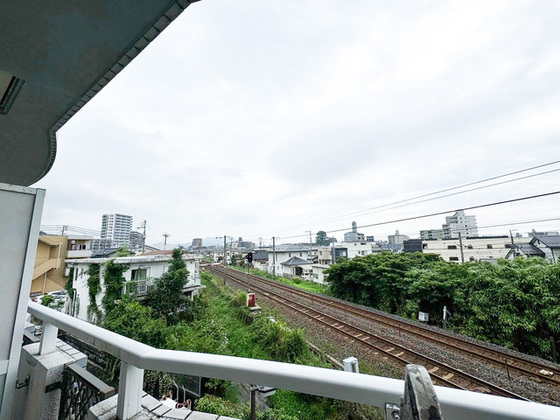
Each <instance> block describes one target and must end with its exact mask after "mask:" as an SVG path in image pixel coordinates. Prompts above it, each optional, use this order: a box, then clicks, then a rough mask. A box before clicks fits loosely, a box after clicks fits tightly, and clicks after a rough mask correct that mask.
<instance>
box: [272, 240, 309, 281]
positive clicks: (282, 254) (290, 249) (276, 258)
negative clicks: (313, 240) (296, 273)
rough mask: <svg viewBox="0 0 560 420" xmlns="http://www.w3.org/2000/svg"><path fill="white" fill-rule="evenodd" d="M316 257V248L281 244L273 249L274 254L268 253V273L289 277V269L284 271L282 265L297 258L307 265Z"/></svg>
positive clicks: (290, 272)
mask: <svg viewBox="0 0 560 420" xmlns="http://www.w3.org/2000/svg"><path fill="white" fill-rule="evenodd" d="M316 255H317V248H313V247H311V246H310V245H297V244H282V245H278V246H277V247H275V250H274V252H269V253H268V272H269V273H273V272H276V275H280V276H281V275H283V274H284V273H285V274H287V275H291V274H292V271H291V270H290V269H289V268H286V270H284V268H283V267H284V266H283V265H282V263H285V262H286V261H288V260H289V259H290V258H292V257H298V258H300V259H302V260H304V261H307V262H309V263H313V258H314V257H316Z"/></svg>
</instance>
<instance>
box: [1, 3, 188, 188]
mask: <svg viewBox="0 0 560 420" xmlns="http://www.w3.org/2000/svg"><path fill="white" fill-rule="evenodd" d="M194 1H198V0H194ZM194 1H188V0H180V1H175V0H134V1H132V0H119V1H114V0H98V1H96V0H57V1H52V2H44V1H43V2H39V1H4V2H2V4H1V5H0V16H2V19H1V21H2V23H1V24H0V45H1V52H0V101H1V102H0V182H4V183H8V184H18V185H24V186H27V185H31V184H33V183H34V182H36V181H38V180H40V179H41V178H42V177H43V176H45V175H46V174H47V172H48V171H49V170H50V168H51V166H52V164H53V162H54V159H55V155H56V132H57V130H58V129H59V128H60V127H62V125H64V123H65V122H66V121H68V119H70V118H71V117H72V115H74V114H75V113H76V112H77V111H78V110H79V109H80V108H81V107H82V106H84V105H85V104H86V103H87V102H88V101H89V100H90V99H91V98H92V97H93V96H95V94H96V93H97V92H99V91H100V90H101V89H102V88H103V87H104V86H105V85H106V84H107V83H108V82H109V81H110V80H111V79H112V78H114V77H115V76H116V75H117V74H118V73H119V72H120V71H121V70H122V69H123V68H124V67H125V66H126V65H127V64H128V63H129V62H130V61H131V60H132V59H134V57H136V56H137V55H138V54H139V53H140V52H141V51H142V50H143V49H144V48H145V47H146V46H147V45H148V44H149V43H150V42H151V41H152V40H153V39H154V38H155V37H156V36H157V35H158V34H159V33H160V32H161V31H162V30H163V29H164V28H165V27H166V26H167V25H168V24H169V23H170V22H171V21H173V20H174V19H175V18H176V17H177V16H178V15H179V14H180V13H181V12H182V11H183V10H184V9H185V8H186V7H187V6H188V5H190V3H193V2H194ZM12 77H15V78H12ZM5 93H6V95H4V94H5Z"/></svg>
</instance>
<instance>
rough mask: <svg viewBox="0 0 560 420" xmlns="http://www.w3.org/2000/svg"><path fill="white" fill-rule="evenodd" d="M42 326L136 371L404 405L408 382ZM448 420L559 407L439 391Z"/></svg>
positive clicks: (558, 413) (32, 309)
mask: <svg viewBox="0 0 560 420" xmlns="http://www.w3.org/2000/svg"><path fill="white" fill-rule="evenodd" d="M28 312H29V313H30V314H31V315H33V316H35V317H37V318H39V319H41V320H43V322H45V323H48V324H51V325H53V326H55V327H57V328H60V329H62V330H64V331H66V332H68V333H69V334H71V335H73V336H75V337H76V338H78V339H80V340H82V341H84V342H86V343H87V344H90V345H92V346H94V347H96V348H98V349H100V350H102V351H105V352H107V353H109V354H111V355H113V356H115V357H117V358H119V359H121V360H122V361H123V362H125V363H126V364H128V365H130V366H134V367H136V368H138V369H146V370H156V371H162V372H170V373H178V374H188V375H197V376H203V377H208V378H219V379H226V380H231V381H234V382H237V383H250V384H263V385H267V386H273V387H276V388H280V389H287V390H291V391H296V392H303V393H308V394H313V395H318V396H323V397H329V398H336V399H341V400H346V401H352V402H357V403H362V404H369V405H374V406H378V407H384V405H385V403H394V404H398V403H400V398H401V397H402V395H403V391H404V381H403V380H398V379H391V378H384V377H379V376H373V375H364V374H356V373H352V372H344V371H338V370H333V369H326V368H317V367H312V366H304V365H295V364H290V363H281V362H273V361H268V360H257V359H248V358H243V357H233V356H221V355H216V354H206V353H193V352H186V351H175V350H163V349H156V348H153V347H151V346H148V345H146V344H142V343H140V342H138V341H135V340H132V339H130V338H127V337H124V336H122V335H120V334H117V333H114V332H112V331H109V330H106V329H104V328H101V327H98V326H96V325H93V324H90V323H88V322H85V321H82V320H80V319H77V318H73V317H71V316H68V315H65V314H62V313H60V312H57V311H55V310H53V309H50V308H47V307H45V306H42V305H40V304H37V303H34V302H29V309H28ZM435 388H436V392H437V395H438V398H439V402H440V404H441V407H442V412H443V415H444V417H445V418H449V419H473V418H485V419H504V420H505V419H535V420H537V419H558V418H560V407H554V406H549V405H544V404H538V403H533V402H527V401H521V400H514V399H510V398H503V397H497V396H493V395H488V394H480V393H475V392H469V391H462V390H458V389H453V388H446V387H441V386H436V387H435Z"/></svg>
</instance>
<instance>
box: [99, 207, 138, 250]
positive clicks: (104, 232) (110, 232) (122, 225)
mask: <svg viewBox="0 0 560 420" xmlns="http://www.w3.org/2000/svg"><path fill="white" fill-rule="evenodd" d="M131 230H132V216H127V215H125V214H117V213H113V214H104V215H103V217H102V219H101V239H106V240H107V239H109V240H111V244H112V246H113V247H115V248H120V247H121V246H126V247H128V246H129V245H130V232H131Z"/></svg>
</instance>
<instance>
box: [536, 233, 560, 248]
mask: <svg viewBox="0 0 560 420" xmlns="http://www.w3.org/2000/svg"><path fill="white" fill-rule="evenodd" d="M536 240H539V241H540V242H542V243H543V244H545V245H546V246H547V247H549V248H560V235H553V236H552V235H551V236H548V235H546V236H535V237H534V238H533V239H531V244H534V243H535V242H536Z"/></svg>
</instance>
